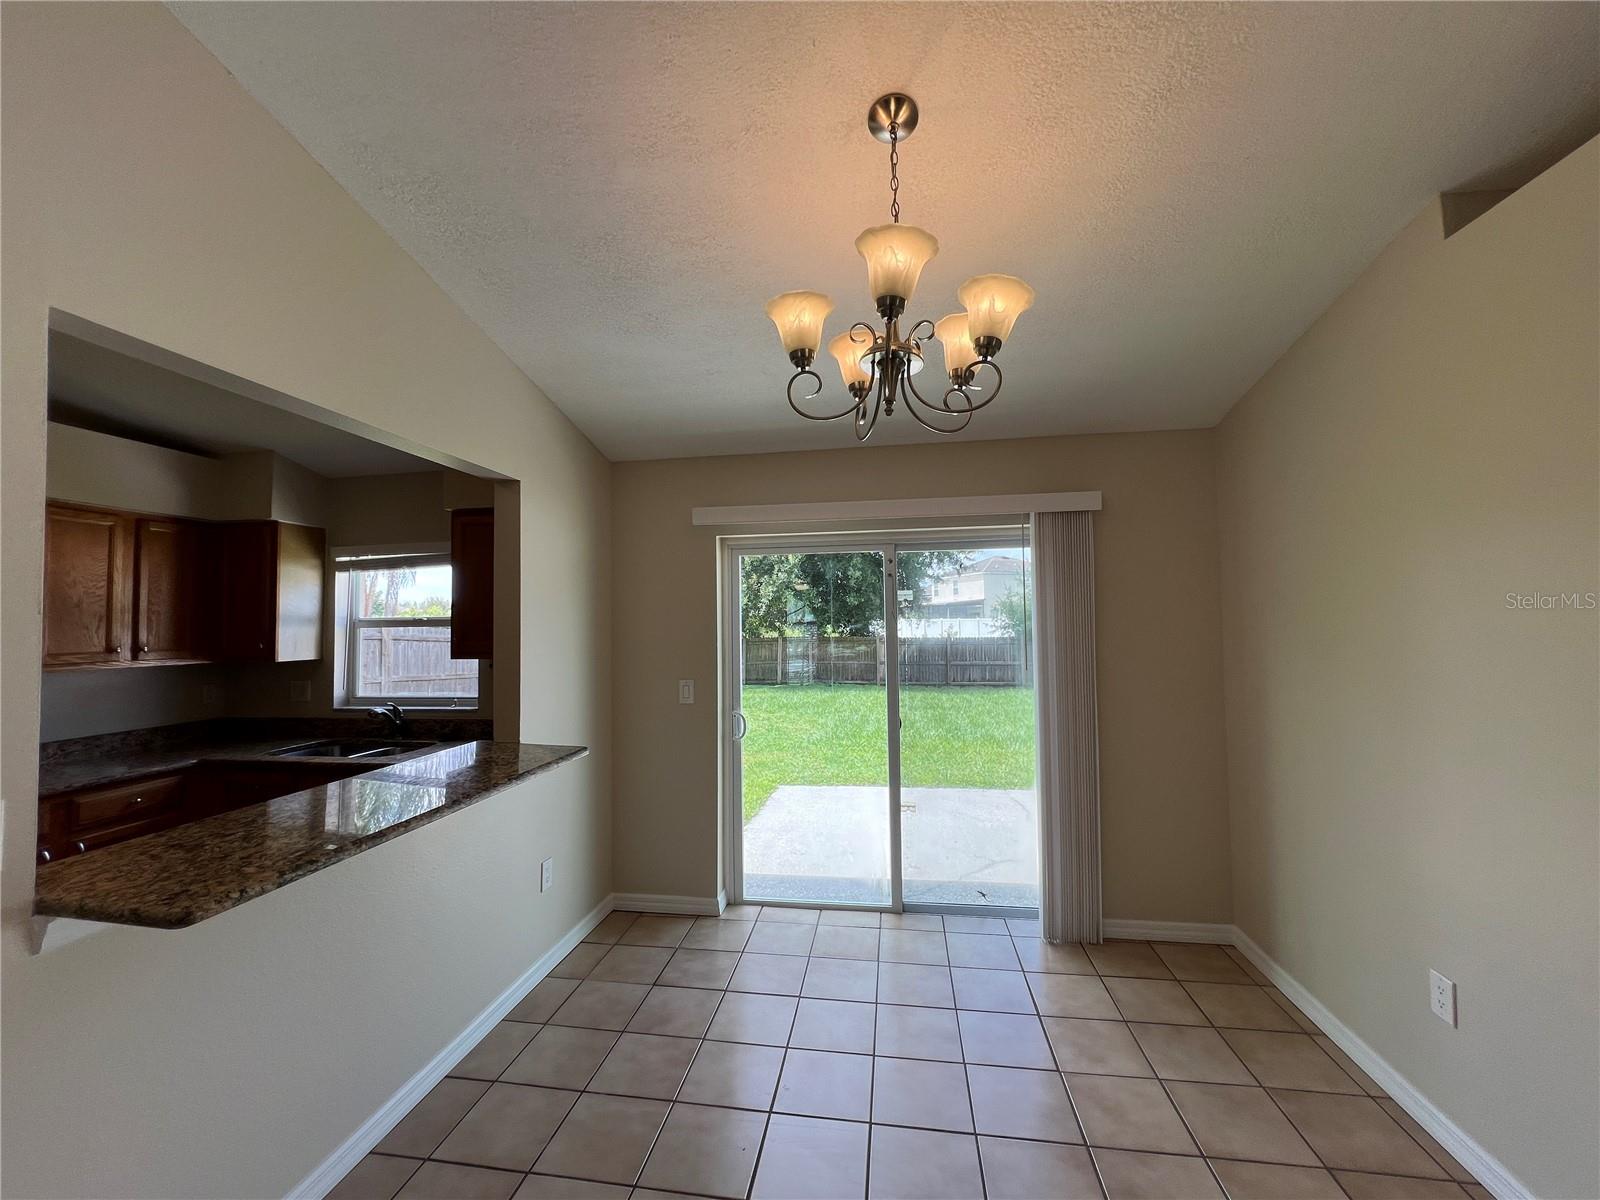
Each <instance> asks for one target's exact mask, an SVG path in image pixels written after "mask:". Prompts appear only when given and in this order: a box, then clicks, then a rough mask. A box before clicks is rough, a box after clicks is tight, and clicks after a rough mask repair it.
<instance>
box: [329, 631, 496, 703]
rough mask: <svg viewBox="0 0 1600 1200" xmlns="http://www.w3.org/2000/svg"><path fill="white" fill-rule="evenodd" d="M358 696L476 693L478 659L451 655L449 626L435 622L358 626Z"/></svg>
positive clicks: (468, 694)
mask: <svg viewBox="0 0 1600 1200" xmlns="http://www.w3.org/2000/svg"><path fill="white" fill-rule="evenodd" d="M359 669H360V671H361V681H360V685H359V688H358V692H359V694H360V695H363V696H476V695H477V694H478V663H477V661H476V660H475V659H464V658H451V657H450V630H449V629H448V628H446V627H443V626H438V625H433V626H429V625H413V626H372V625H368V626H366V627H365V628H363V629H362V630H361V660H360V668H359Z"/></svg>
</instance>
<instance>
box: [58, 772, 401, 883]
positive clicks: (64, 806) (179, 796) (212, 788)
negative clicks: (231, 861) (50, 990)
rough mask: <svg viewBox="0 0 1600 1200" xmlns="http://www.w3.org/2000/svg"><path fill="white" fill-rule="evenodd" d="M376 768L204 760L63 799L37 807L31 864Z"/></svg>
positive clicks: (286, 794) (196, 819)
mask: <svg viewBox="0 0 1600 1200" xmlns="http://www.w3.org/2000/svg"><path fill="white" fill-rule="evenodd" d="M377 769H378V768H377V767H375V766H373V765H372V764H371V763H284V762H273V761H266V762H256V761H250V760H244V761H239V762H224V761H212V762H201V763H196V764H195V765H194V766H192V767H188V768H186V769H185V770H182V771H173V772H169V773H168V774H165V775H155V776H151V777H149V778H146V779H138V780H134V781H133V782H131V783H115V784H106V785H104V786H101V787H93V788H84V789H83V790H81V791H76V792H63V793H61V794H59V795H55V796H49V797H46V798H44V799H43V800H42V801H41V802H40V805H39V861H40V862H41V863H48V862H59V861H60V860H61V859H63V858H70V857H72V856H73V855H75V854H87V853H88V852H89V851H91V850H98V849H100V848H101V847H102V846H114V845H116V844H117V843H118V842H126V841H129V840H130V839H132V838H136V837H143V836H144V835H145V834H147V833H157V832H159V831H160V830H163V829H170V828H171V827H172V826H174V825H184V824H187V823H188V822H190V821H199V820H203V819H204V818H206V817H213V816H216V815H217V814H218V813H225V812H231V811H233V810H234V809H236V808H243V807H245V806H246V805H250V804H259V803H260V802H261V801H263V800H271V799H274V798H275V797H278V796H288V795H290V794H292V793H294V792H300V791H304V790H305V789H306V788H312V787H318V786H320V785H322V784H325V783H332V782H334V781H335V780H337V779H348V778H349V777H350V776H352V775H360V774H362V773H364V772H366V771H373V770H377Z"/></svg>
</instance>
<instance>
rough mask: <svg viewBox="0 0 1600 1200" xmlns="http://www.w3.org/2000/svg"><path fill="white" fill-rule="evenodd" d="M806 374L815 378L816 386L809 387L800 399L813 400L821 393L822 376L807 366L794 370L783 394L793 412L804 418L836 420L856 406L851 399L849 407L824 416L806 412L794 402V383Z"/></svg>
mask: <svg viewBox="0 0 1600 1200" xmlns="http://www.w3.org/2000/svg"><path fill="white" fill-rule="evenodd" d="M806 375H809V376H810V377H811V378H812V379H813V380H815V381H816V384H817V386H816V387H814V388H813V389H811V391H810V392H808V393H807V394H806V395H804V396H801V397H800V399H801V400H815V399H816V398H817V397H818V396H820V395H822V376H820V375H818V374H817V373H816V372H815V371H813V370H810V369H809V368H808V369H806V370H803V371H796V372H795V373H794V374H793V375H791V376H789V386H788V388H787V389H786V392H785V394H786V395H787V396H788V397H789V407H790V408H792V409H794V411H795V412H797V413H799V414H800V415H801V416H802V417H804V418H805V419H806V420H808V421H837V420H838V419H839V418H840V417H848V416H849V415H850V414H851V413H852V412H854V411H855V410H856V408H857V407H858V405H857V404H856V402H855V401H854V400H851V402H850V407H849V408H846V409H843V410H841V411H839V412H836V413H828V414H826V415H824V416H816V415H815V414H813V413H808V412H807V411H806V410H805V409H803V408H801V407H800V405H799V404H798V403H796V401H795V395H794V385H795V384H796V383H798V382H799V381H800V379H801V377H802V376H806Z"/></svg>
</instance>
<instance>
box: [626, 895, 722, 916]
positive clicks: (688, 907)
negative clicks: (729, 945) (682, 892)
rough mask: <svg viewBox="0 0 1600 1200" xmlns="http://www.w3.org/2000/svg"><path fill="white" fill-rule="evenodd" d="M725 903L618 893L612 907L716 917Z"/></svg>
mask: <svg viewBox="0 0 1600 1200" xmlns="http://www.w3.org/2000/svg"><path fill="white" fill-rule="evenodd" d="M724 903H725V901H724V900H723V898H722V897H718V896H653V895H651V894H650V893H648V892H616V893H614V894H613V895H612V897H611V907H612V908H620V909H623V910H624V911H627V912H655V913H682V914H684V915H685V916H694V917H714V916H717V915H718V914H719V913H721V912H722V908H723V904H724Z"/></svg>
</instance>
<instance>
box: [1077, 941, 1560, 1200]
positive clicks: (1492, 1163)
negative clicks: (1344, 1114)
mask: <svg viewBox="0 0 1600 1200" xmlns="http://www.w3.org/2000/svg"><path fill="white" fill-rule="evenodd" d="M1107 924H1110V922H1107ZM1232 934H1233V937H1232V939H1231V940H1232V942H1233V944H1234V945H1235V946H1237V947H1238V948H1239V949H1240V950H1241V951H1243V952H1244V955H1245V957H1246V958H1248V959H1249V960H1250V961H1251V962H1253V963H1254V964H1255V965H1256V967H1257V969H1258V970H1260V972H1261V973H1262V974H1263V975H1265V976H1266V977H1267V978H1268V979H1270V980H1272V982H1273V984H1274V985H1275V986H1276V987H1277V989H1278V990H1279V991H1281V992H1282V993H1283V994H1284V995H1285V996H1287V997H1289V999H1290V1000H1292V1001H1294V1003H1295V1004H1296V1005H1297V1006H1298V1007H1299V1008H1300V1010H1301V1011H1302V1012H1304V1013H1305V1014H1306V1016H1308V1017H1310V1018H1311V1020H1312V1021H1314V1022H1315V1023H1316V1024H1317V1025H1318V1026H1319V1027H1320V1028H1321V1030H1322V1032H1323V1033H1325V1034H1327V1035H1328V1037H1329V1038H1331V1039H1332V1040H1333V1042H1334V1044H1335V1045H1337V1046H1338V1047H1339V1049H1341V1050H1343V1051H1344V1052H1345V1053H1346V1054H1348V1055H1349V1056H1350V1057H1351V1058H1352V1059H1354V1060H1355V1064H1356V1065H1357V1066H1358V1067H1360V1068H1361V1069H1362V1070H1363V1071H1365V1072H1366V1073H1367V1074H1368V1075H1370V1076H1372V1078H1373V1081H1374V1082H1375V1083H1377V1085H1378V1086H1379V1087H1381V1088H1382V1089H1383V1090H1384V1091H1386V1092H1388V1093H1389V1095H1390V1096H1392V1097H1394V1100H1395V1103H1397V1104H1398V1105H1400V1107H1401V1108H1403V1109H1405V1110H1406V1112H1408V1113H1410V1114H1411V1116H1412V1118H1413V1119H1414V1120H1415V1121H1416V1122H1417V1124H1418V1125H1421V1126H1422V1127H1423V1128H1424V1129H1426V1130H1427V1131H1428V1132H1429V1133H1430V1134H1432V1135H1433V1136H1434V1137H1435V1138H1436V1139H1437V1140H1438V1142H1439V1144H1440V1145H1441V1146H1443V1147H1444V1148H1445V1149H1446V1150H1448V1151H1449V1152H1450V1153H1451V1154H1453V1155H1454V1156H1455V1158H1456V1161H1457V1162H1459V1163H1460V1164H1461V1165H1462V1166H1463V1167H1465V1168H1466V1169H1467V1170H1469V1171H1471V1172H1472V1173H1473V1175H1475V1176H1476V1177H1477V1179H1478V1182H1479V1183H1481V1184H1483V1186H1484V1187H1486V1188H1488V1189H1489V1191H1490V1192H1491V1193H1493V1194H1494V1196H1495V1197H1496V1198H1497V1200H1531V1197H1532V1196H1533V1191H1532V1189H1530V1188H1529V1187H1528V1186H1527V1185H1526V1184H1524V1183H1523V1182H1522V1181H1521V1180H1519V1179H1518V1178H1517V1177H1516V1176H1515V1175H1513V1174H1512V1173H1511V1172H1510V1171H1509V1170H1507V1169H1506V1166H1505V1164H1504V1163H1502V1162H1501V1161H1500V1160H1499V1159H1497V1158H1496V1157H1495V1156H1494V1155H1492V1154H1490V1153H1489V1152H1488V1151H1487V1150H1485V1149H1484V1148H1483V1147H1482V1146H1481V1145H1479V1144H1478V1142H1477V1141H1475V1140H1474V1139H1473V1138H1472V1137H1471V1136H1470V1135H1469V1134H1467V1133H1466V1132H1465V1131H1464V1130H1462V1128H1461V1127H1460V1126H1459V1125H1457V1124H1456V1123H1455V1122H1454V1121H1452V1120H1451V1119H1450V1118H1449V1117H1448V1116H1446V1115H1445V1113H1444V1111H1443V1110H1442V1109H1440V1108H1439V1106H1438V1105H1436V1104H1434V1103H1433V1101H1431V1100H1429V1099H1428V1098H1427V1097H1426V1096H1424V1095H1423V1094H1422V1093H1421V1092H1420V1091H1418V1090H1417V1088H1416V1087H1415V1086H1414V1085H1413V1084H1412V1083H1411V1081H1410V1080H1408V1079H1407V1078H1406V1077H1405V1076H1404V1075H1402V1074H1400V1072H1399V1071H1397V1070H1395V1069H1394V1068H1393V1067H1392V1066H1390V1065H1389V1063H1388V1061H1387V1060H1386V1059H1384V1058H1383V1057H1382V1056H1381V1055H1380V1054H1379V1053H1378V1052H1377V1051H1376V1050H1374V1049H1373V1048H1372V1047H1371V1046H1369V1045H1367V1043H1366V1042H1364V1041H1362V1040H1361V1038H1360V1037H1358V1036H1357V1035H1356V1033H1355V1031H1354V1030H1352V1029H1351V1028H1350V1027H1349V1026H1348V1025H1346V1024H1345V1023H1344V1022H1343V1021H1341V1020H1339V1018H1338V1017H1336V1016H1334V1015H1333V1013H1331V1012H1329V1011H1328V1008H1327V1006H1326V1005H1324V1004H1323V1003H1322V1002H1321V1001H1320V1000H1318V999H1317V998H1316V997H1315V996H1313V995H1312V994H1311V993H1310V992H1309V991H1307V990H1306V988H1305V985H1304V984H1302V983H1301V982H1300V981H1299V980H1298V979H1296V978H1295V977H1294V976H1293V975H1291V974H1289V972H1288V971H1286V970H1284V969H1283V968H1282V967H1281V966H1279V965H1278V963H1277V962H1275V961H1274V960H1273V958H1272V956H1271V955H1269V954H1268V953H1267V952H1266V951H1265V950H1263V949H1262V948H1261V947H1260V946H1258V945H1257V944H1256V943H1255V941H1254V940H1252V939H1251V937H1250V935H1249V934H1247V933H1245V932H1244V930H1242V929H1239V928H1238V927H1236V926H1235V927H1233V928H1232ZM1207 940H1209V939H1207Z"/></svg>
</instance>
